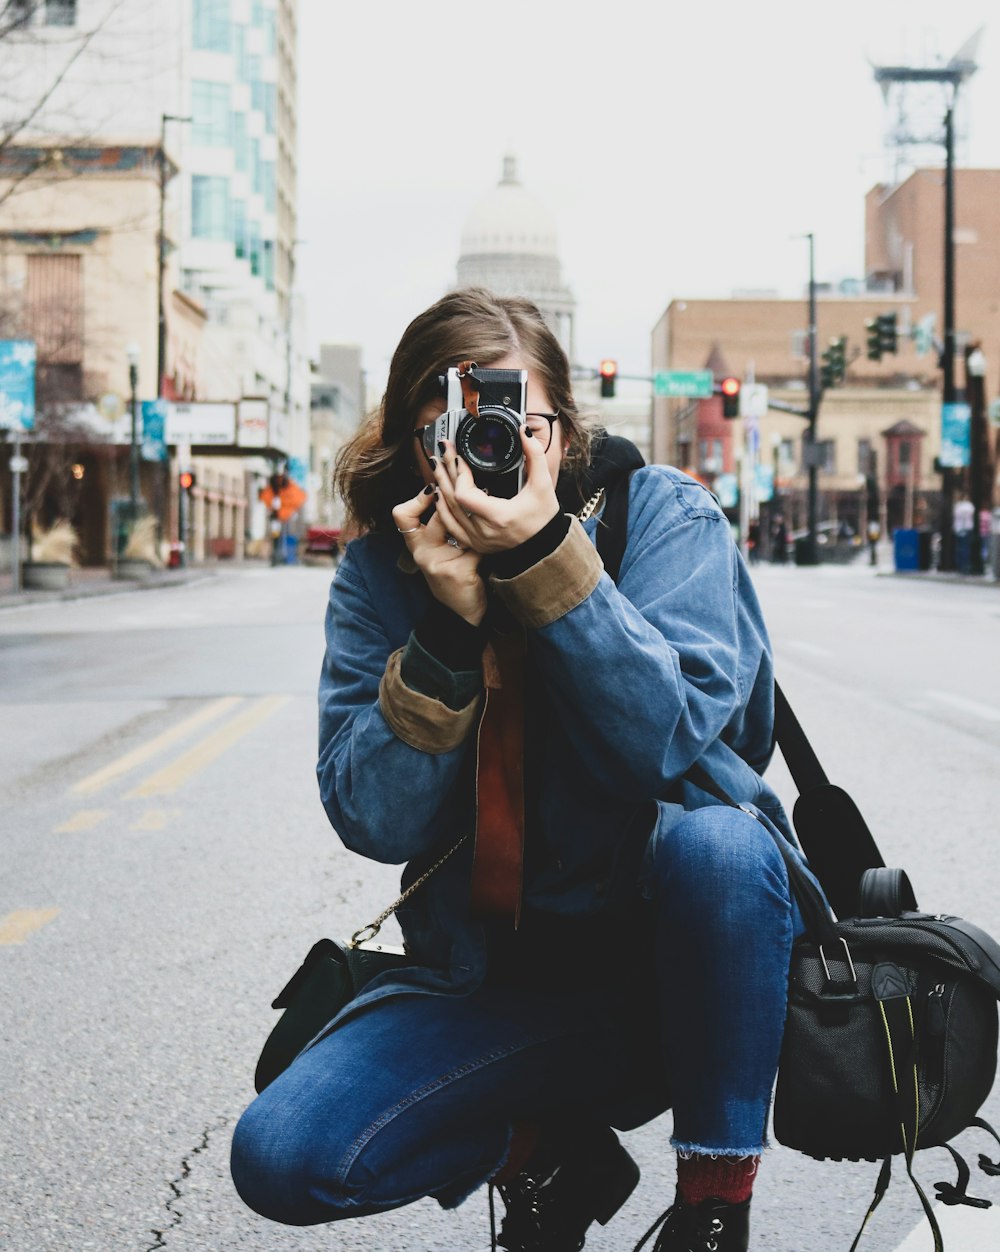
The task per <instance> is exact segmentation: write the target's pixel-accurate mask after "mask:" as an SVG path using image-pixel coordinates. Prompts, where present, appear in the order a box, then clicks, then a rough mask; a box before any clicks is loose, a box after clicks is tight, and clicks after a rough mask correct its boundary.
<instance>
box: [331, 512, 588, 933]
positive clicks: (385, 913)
mask: <svg viewBox="0 0 1000 1252" xmlns="http://www.w3.org/2000/svg"><path fill="white" fill-rule="evenodd" d="M603 498H604V488H603V487H601V488H600V489H599V490H597V491H595V492H594V494H593V495H592V496H591V497H590V499H589V500H588V501H587V503H586V504H585V505H584V506H583V508H582V509H581V510H580V512H579V513H577V515H576V516H577V518H578V519H579V520H580V521H581V522H585V521H586V520H587V518H588V517H592V516H593V515H594V512H595V510H596V509H597V506H598V505H599V504H600V503H601V500H602V499H603ZM468 838H469V836H468V835H467V834H465V835H463V836H462V837H461V839H459V841H458V843H456V844H455V846H454V847H453V848H449V849H448V851H447V852H446V853H445V854H444V856H442V857H439V858H438V860H436V861H435V862H434V864H433V865H432V866H431V867H430V869H428V870H425V871H424V872H423V873H422V874H421V875H420V877H419V878H418V879H417V880H416V881H415V882H411V883H410V885H409V886H408V887H407V888H406V890H405V891H404V892H403V894H402V895H401V896H400V897H399V899H398V900H395V901H393V903H392V904H390V905H389V907H388V908H387V909H383V910H382V912H381V913H379V915H378V917H376V918H375V920H374V921H373V922H369V923H368V925H367V926H362V927H361V929H360V930H356V931H355V932H354V934H353V935H351V938H350V942H349V943H348V945H347V946H348V947H349V948H356V947H357V946H358V944H360V943H369V942H370V941H371V940H372V939H374V938H375V936H376V935H377V934H378V932H379V931H380V930H381V929H382V923H383V922H384V921H387V920H388V919H389V918H390V917H391V916H392V915H393V913H395V911H396V910H397V909H398V908H399V906H400V905H401V904H405V903H406V901H407V900H408V899H409V898H410V896H411V895H413V893H414V891H416V890H417V888H418V887H422V886H423V885H424V883H425V882H426V881H427V879H428V878H430V876H431V874H433V873H436V871H437V870H439V869H440V868H441V866H442V865H443V864H444V863H445V861H447V860H448V858H449V857H450V856H453V855H454V854H455V853H456V852H457V851H458V850H459V848H460V847H461V846H462V844H463V843H465V842H466V840H467V839H468Z"/></svg>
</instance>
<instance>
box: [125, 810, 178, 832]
mask: <svg viewBox="0 0 1000 1252" xmlns="http://www.w3.org/2000/svg"><path fill="white" fill-rule="evenodd" d="M175 812H176V809H147V810H146V811H145V813H143V814H142V816H141V817H137V818H136V820H135V821H134V822H133V823H132V825H131V826H130V827H129V830H166V827H167V823H168V822H169V821H170V819H171V818H172V817H173V816H174V814H175Z"/></svg>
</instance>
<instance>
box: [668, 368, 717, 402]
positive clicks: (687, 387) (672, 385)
mask: <svg viewBox="0 0 1000 1252" xmlns="http://www.w3.org/2000/svg"><path fill="white" fill-rule="evenodd" d="M714 387H715V379H714V377H713V376H712V371H711V370H657V371H656V373H655V374H654V375H653V390H654V392H655V394H656V395H658V396H668V397H674V398H680V399H685V400H708V399H710V397H711V396H712V393H713V390H714Z"/></svg>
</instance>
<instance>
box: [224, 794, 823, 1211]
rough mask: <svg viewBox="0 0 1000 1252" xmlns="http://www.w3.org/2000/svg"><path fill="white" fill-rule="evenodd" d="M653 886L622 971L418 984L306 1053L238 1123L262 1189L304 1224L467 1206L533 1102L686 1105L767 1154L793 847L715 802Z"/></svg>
mask: <svg viewBox="0 0 1000 1252" xmlns="http://www.w3.org/2000/svg"><path fill="white" fill-rule="evenodd" d="M646 894H647V895H648V896H649V900H648V903H645V902H641V901H640V902H638V904H637V910H638V911H640V912H641V911H642V910H643V909H645V912H646V920H647V921H648V928H646V927H644V926H642V925H641V923H640V931H639V933H638V934H636V935H631V936H630V935H611V934H609V935H608V936H607V945H608V950H609V951H610V952H611V953H614V954H616V966H615V967H613V968H617V969H618V971H619V975H620V976H618V977H615V976H607V974H605V976H601V977H599V978H597V979H595V985H586V984H580V983H578V984H577V985H576V986H570V987H564V986H561V985H560V984H558V983H556V984H553V983H552V982H551V981H549V982H547V983H546V985H544V986H541V985H532V984H531V983H530V982H529V983H528V984H527V985H519V984H517V983H511V982H503V981H487V983H486V984H485V985H484V986H483V987H481V988H480V989H479V990H477V991H475V992H474V993H472V994H471V995H467V996H463V997H449V996H438V995H425V994H420V995H401V996H398V997H394V998H390V999H388V1000H384V1001H381V1002H379V1003H376V1004H375V1005H373V1006H371V1007H370V1008H369V1009H367V1010H365V1011H363V1012H360V1013H359V1014H358V1015H357V1016H356V1017H354V1018H351V1019H349V1020H348V1021H347V1022H346V1023H345V1024H344V1025H343V1026H342V1027H340V1028H339V1029H337V1030H335V1031H334V1032H333V1033H332V1034H330V1035H328V1036H327V1037H326V1038H325V1039H323V1040H322V1041H321V1042H320V1043H318V1044H317V1045H315V1046H314V1047H312V1048H310V1049H309V1050H307V1051H306V1052H304V1053H303V1054H302V1055H301V1056H299V1057H298V1058H297V1059H296V1061H295V1062H294V1063H293V1064H292V1065H291V1066H290V1067H289V1068H288V1069H287V1070H286V1071H285V1072H284V1073H283V1074H282V1075H281V1076H280V1077H279V1078H278V1079H276V1080H275V1082H273V1083H272V1084H271V1086H270V1087H268V1088H267V1089H266V1090H265V1091H264V1092H262V1093H261V1095H260V1096H258V1098H257V1099H256V1100H255V1101H254V1102H253V1104H251V1105H250V1107H249V1108H248V1109H247V1111H246V1112H245V1113H244V1114H243V1117H242V1118H241V1120H240V1122H239V1124H238V1125H237V1127H236V1131H235V1134H234V1137H233V1145H232V1162H231V1164H232V1174H233V1179H234V1181H235V1184H236V1187H237V1190H238V1191H239V1193H240V1195H241V1196H242V1197H243V1199H244V1200H245V1201H246V1203H247V1204H248V1205H249V1206H250V1207H251V1208H253V1209H255V1210H256V1211H257V1212H259V1213H262V1214H263V1215H264V1216H266V1217H270V1218H272V1219H273V1220H275V1221H279V1222H284V1223H287V1224H289V1225H299V1226H301V1225H312V1224H315V1223H319V1222H329V1221H334V1220H337V1219H338V1218H345V1217H354V1216H362V1215H364V1214H369V1213H375V1212H379V1211H382V1210H385V1209H391V1208H397V1207H399V1206H401V1205H404V1204H408V1203H410V1202H411V1201H413V1200H417V1199H419V1198H421V1197H424V1196H433V1197H435V1198H437V1199H438V1200H439V1202H440V1203H441V1204H442V1205H444V1206H445V1207H450V1206H453V1205H455V1204H457V1203H459V1202H460V1201H461V1200H462V1199H463V1198H464V1197H465V1196H466V1195H468V1194H469V1192H470V1191H472V1190H474V1189H475V1188H476V1187H477V1186H479V1185H480V1184H481V1183H483V1182H484V1181H486V1180H487V1179H488V1178H490V1177H491V1176H492V1175H493V1174H495V1173H496V1171H497V1170H498V1169H499V1167H500V1166H501V1165H502V1164H503V1162H504V1161H505V1159H506V1156H507V1152H508V1149H509V1144H510V1136H511V1127H512V1123H513V1122H515V1121H523V1120H541V1121H544V1120H546V1119H549V1118H560V1119H569V1120H571V1121H572V1120H577V1121H594V1122H603V1123H604V1124H605V1125H607V1124H609V1123H610V1124H611V1125H615V1126H617V1127H619V1128H620V1129H628V1128H629V1127H631V1126H635V1125H639V1124H642V1123H643V1122H644V1121H648V1120H651V1119H652V1118H653V1117H655V1116H657V1115H658V1114H659V1113H661V1112H662V1111H663V1110H664V1109H665V1108H667V1107H669V1106H670V1105H671V1104H672V1105H673V1113H674V1135H673V1139H672V1142H673V1144H674V1146H675V1147H677V1148H678V1149H679V1150H681V1151H688V1152H695V1153H716V1154H725V1155H747V1154H757V1153H759V1152H760V1151H761V1148H762V1147H763V1145H764V1142H765V1133H766V1123H767V1116H768V1110H769V1106H770V1099H771V1090H772V1087H773V1083H774V1077H775V1073H776V1071H777V1064H778V1053H779V1051H780V1047H781V1036H782V1030H783V1026H784V1018H785V1003H786V995H787V979H788V966H789V959H790V952H791V944H792V939H793V936H794V934H796V933H798V932H799V931H800V930H801V920H800V919H799V917H798V911H797V909H796V908H795V907H794V905H793V903H792V901H791V900H790V896H789V889H788V878H787V872H786V870H785V866H784V863H783V861H782V860H781V857H780V854H779V853H778V850H777V848H776V847H775V845H774V842H773V840H772V839H771V837H770V835H769V834H768V833H767V831H766V830H765V829H764V828H763V827H762V826H761V825H760V823H758V822H757V821H755V820H754V819H753V818H751V817H749V816H748V815H746V814H744V813H741V812H738V811H735V810H732V809H728V808H721V807H714V806H713V807H710V808H705V809H699V810H697V811H695V812H692V813H688V814H686V815H685V816H684V817H683V818H682V819H681V820H680V821H679V822H678V823H677V824H676V825H675V826H674V827H673V828H672V829H670V830H669V831H667V832H666V833H662V834H658V835H657V836H656V838H655V840H654V842H653V845H652V857H651V864H650V874H649V879H648V882H647V883H646ZM647 934H648V936H649V939H650V941H649V942H648V943H647V942H646V936H647ZM625 970H627V971H628V976H625V975H624V974H623V973H622V971H625Z"/></svg>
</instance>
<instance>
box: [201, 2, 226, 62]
mask: <svg viewBox="0 0 1000 1252" xmlns="http://www.w3.org/2000/svg"><path fill="white" fill-rule="evenodd" d="M231 29H232V25H231V23H230V19H229V0H194V29H193V32H192V39H193V42H194V46H195V47H196V48H199V49H200V50H201V51H203V52H228V51H229V50H230V34H229V32H230V31H231Z"/></svg>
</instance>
